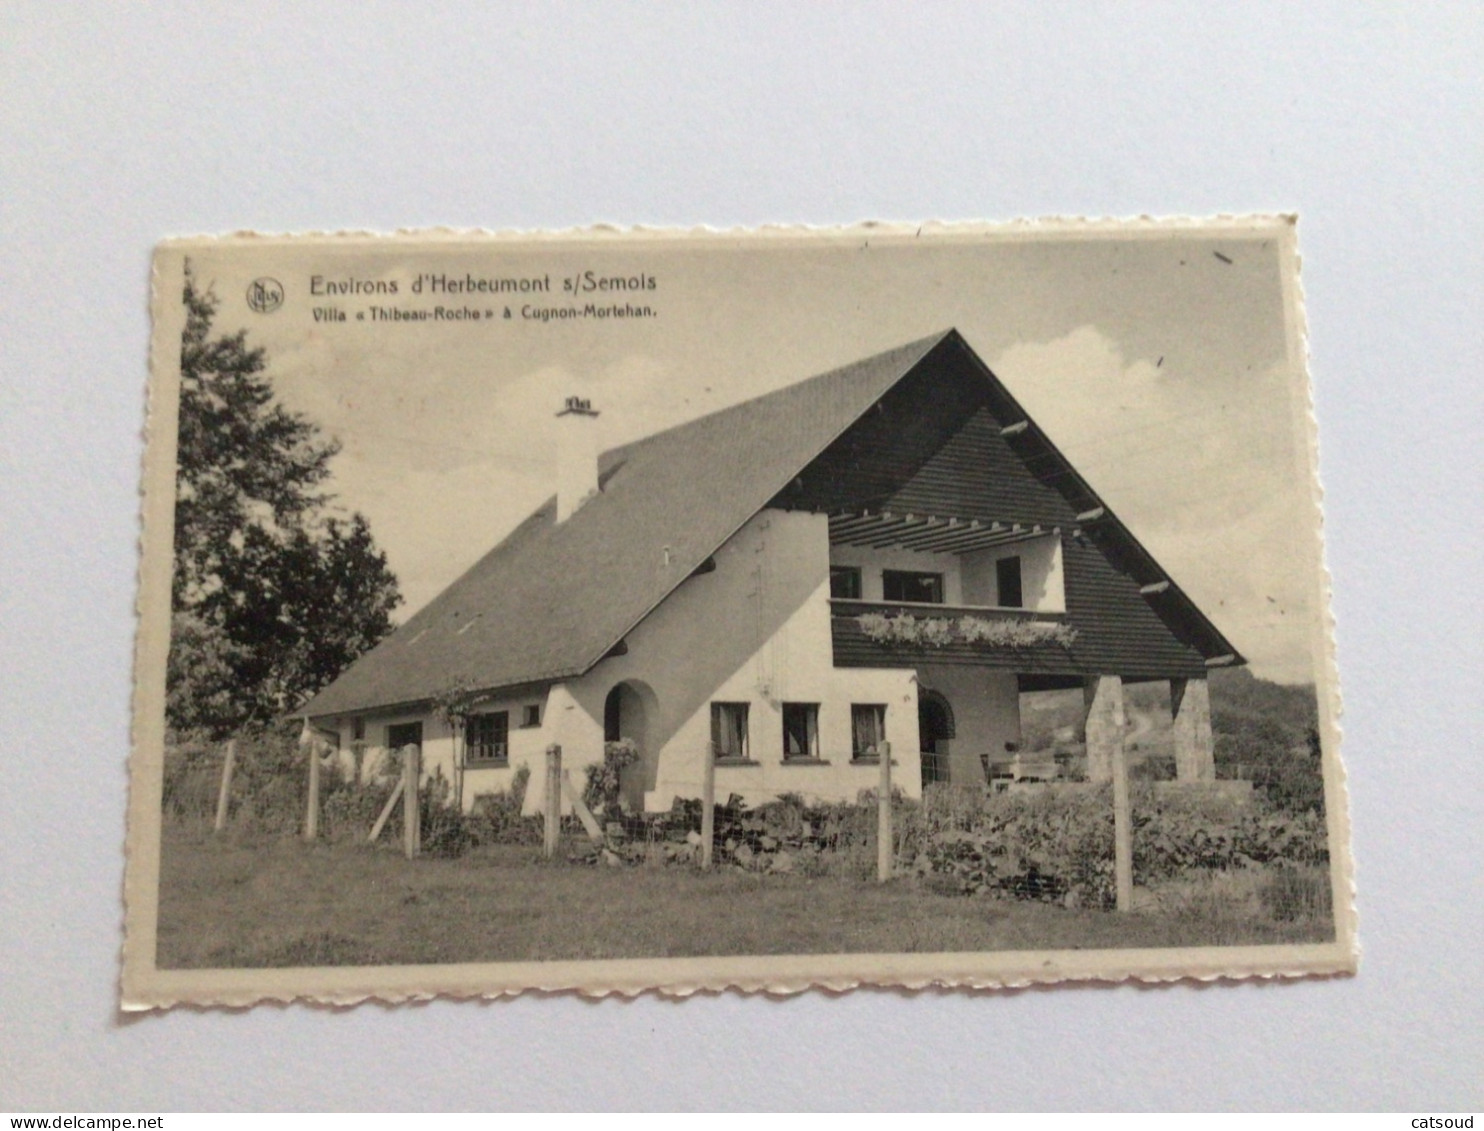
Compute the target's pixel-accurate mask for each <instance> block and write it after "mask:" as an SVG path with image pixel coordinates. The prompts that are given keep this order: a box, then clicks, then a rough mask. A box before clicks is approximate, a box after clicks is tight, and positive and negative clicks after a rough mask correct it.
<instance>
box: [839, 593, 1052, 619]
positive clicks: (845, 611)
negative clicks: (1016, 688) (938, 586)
mask: <svg viewBox="0 0 1484 1131" xmlns="http://www.w3.org/2000/svg"><path fill="white" fill-rule="evenodd" d="M867 613H880V614H882V615H883V616H888V617H896V616H914V617H918V618H919V619H921V618H923V617H946V618H950V619H957V618H958V617H984V618H985V619H994V618H1003V619H1005V620H1046V621H1064V620H1066V619H1067V614H1066V613H1053V612H1044V611H1039V610H1036V609H1011V608H1006V607H1005V606H1003V605H937V604H928V603H926V602H922V601H857V600H842V599H840V598H831V599H830V615H831V616H836V617H858V616H863V615H865V614H867Z"/></svg>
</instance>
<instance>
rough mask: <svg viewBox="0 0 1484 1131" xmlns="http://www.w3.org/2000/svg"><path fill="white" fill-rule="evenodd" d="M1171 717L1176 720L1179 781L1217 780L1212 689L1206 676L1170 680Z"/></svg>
mask: <svg viewBox="0 0 1484 1131" xmlns="http://www.w3.org/2000/svg"><path fill="white" fill-rule="evenodd" d="M1170 714H1171V715H1172V716H1173V719H1174V736H1175V778H1176V780H1178V781H1215V780H1216V748H1215V743H1214V741H1213V740H1212V738H1211V690H1210V685H1209V684H1208V683H1207V682H1206V680H1205V677H1204V676H1202V677H1201V678H1200V679H1172V680H1170Z"/></svg>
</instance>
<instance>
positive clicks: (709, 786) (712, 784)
mask: <svg viewBox="0 0 1484 1131" xmlns="http://www.w3.org/2000/svg"><path fill="white" fill-rule="evenodd" d="M715 839H716V751H715V750H713V749H712V748H711V747H710V746H709V745H708V746H707V747H706V760H705V764H704V765H703V766H702V767H701V867H702V868H710V867H711V849H712V847H713V845H712V842H713V841H714V840H715Z"/></svg>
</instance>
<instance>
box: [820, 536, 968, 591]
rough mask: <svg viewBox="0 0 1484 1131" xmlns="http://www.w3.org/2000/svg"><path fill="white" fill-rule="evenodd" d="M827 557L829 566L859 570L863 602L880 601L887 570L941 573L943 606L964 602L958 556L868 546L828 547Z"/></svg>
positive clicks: (960, 559) (960, 560)
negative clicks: (882, 583) (882, 573)
mask: <svg viewBox="0 0 1484 1131" xmlns="http://www.w3.org/2000/svg"><path fill="white" fill-rule="evenodd" d="M829 557H830V565H842V566H855V567H856V568H857V569H859V570H860V571H861V600H862V601H880V600H882V595H881V571H882V570H886V569H899V570H909V571H911V572H913V573H941V574H942V575H943V601H944V603H945V604H949V605H961V604H963V603H964V601H965V598H964V595H963V588H962V585H961V583H960V569H961V562H962V561H963V559H962V558H960V557H959V556H958V555H957V554H923V553H918V552H917V551H915V550H901V549H895V548H892V547H887V548H884V549H879V550H878V549H872V548H871V547H870V546H831V547H830V548H829ZM990 568H991V569H993V567H992V566H991V567H990Z"/></svg>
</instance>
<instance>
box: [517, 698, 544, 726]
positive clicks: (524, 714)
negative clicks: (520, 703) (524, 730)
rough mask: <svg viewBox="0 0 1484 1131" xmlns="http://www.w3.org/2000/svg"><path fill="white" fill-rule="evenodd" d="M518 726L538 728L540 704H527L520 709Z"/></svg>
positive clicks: (539, 723)
mask: <svg viewBox="0 0 1484 1131" xmlns="http://www.w3.org/2000/svg"><path fill="white" fill-rule="evenodd" d="M520 725H521V726H523V727H538V726H540V725H541V704H540V703H527V704H526V705H525V706H524V707H522V708H521V709H520Z"/></svg>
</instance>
